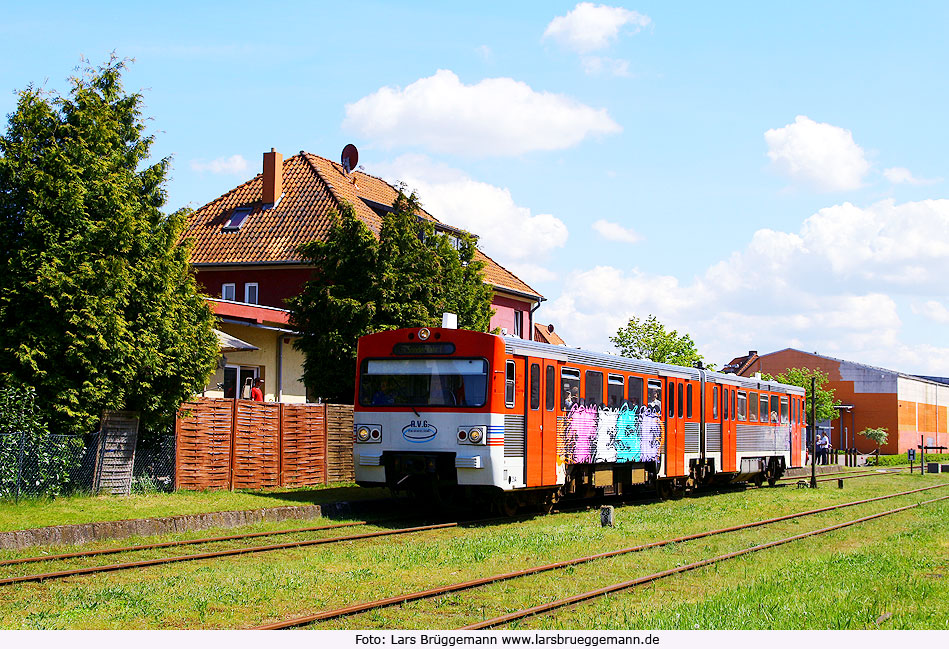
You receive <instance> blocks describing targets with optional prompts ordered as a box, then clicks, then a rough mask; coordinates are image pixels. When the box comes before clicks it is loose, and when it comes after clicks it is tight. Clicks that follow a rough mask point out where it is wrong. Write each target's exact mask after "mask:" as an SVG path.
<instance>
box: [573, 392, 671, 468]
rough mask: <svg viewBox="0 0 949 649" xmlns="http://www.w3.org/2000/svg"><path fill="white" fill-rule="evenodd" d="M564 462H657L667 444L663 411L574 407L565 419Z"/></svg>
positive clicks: (621, 407)
mask: <svg viewBox="0 0 949 649" xmlns="http://www.w3.org/2000/svg"><path fill="white" fill-rule="evenodd" d="M560 421H561V426H560V431H559V433H560V434H559V442H560V444H559V449H558V450H559V456H560V460H561V462H569V463H582V462H654V461H656V460H658V459H659V453H660V449H661V448H662V443H663V423H662V420H661V418H660V417H659V409H658V408H657V407H650V406H632V407H631V406H629V405H627V404H623V405H622V406H620V407H619V408H610V407H606V406H596V405H588V406H584V405H578V404H574V405H573V406H572V407H571V408H570V410H569V411H568V412H567V415H566V417H563V418H561V420H560Z"/></svg>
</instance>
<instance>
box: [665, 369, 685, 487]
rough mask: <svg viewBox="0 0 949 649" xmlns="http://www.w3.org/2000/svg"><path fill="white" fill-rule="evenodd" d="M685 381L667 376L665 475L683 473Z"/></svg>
mask: <svg viewBox="0 0 949 649" xmlns="http://www.w3.org/2000/svg"><path fill="white" fill-rule="evenodd" d="M685 383H686V382H685V381H684V380H682V379H678V378H671V377H670V378H669V379H668V380H667V387H666V394H667V396H666V475H667V476H681V475H685V470H684V468H683V465H684V464H685V458H684V453H685V412H684V407H685V403H684V401H685Z"/></svg>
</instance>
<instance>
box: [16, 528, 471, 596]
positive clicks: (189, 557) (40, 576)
mask: <svg viewBox="0 0 949 649" xmlns="http://www.w3.org/2000/svg"><path fill="white" fill-rule="evenodd" d="M355 524H365V523H362V522H360V523H355ZM458 526H459V523H438V524H436V525H422V526H418V527H405V528H400V529H394V530H382V531H378V532H366V533H364V534H350V535H347V536H334V537H330V538H323V539H304V540H299V541H290V542H288V543H275V544H271V545H260V546H251V547H245V548H231V549H228V550H218V551H215V552H201V553H198V554H186V555H181V556H175V557H163V558H159V559H145V560H142V561H130V562H127V563H115V564H109V565H103V566H89V567H85V568H73V569H70V570H58V571H55V572H44V573H37V574H31V575H20V576H16V577H5V578H0V586H8V585H11V584H21V583H26V582H38V581H47V580H50V579H63V578H65V577H73V576H76V575H90V574H95V573H100V572H115V571H117V570H128V569H131V568H147V567H150V566H160V565H165V564H170V563H180V562H182V561H198V560H201V559H214V558H218V557H230V556H237V555H241V554H253V553H258V552H270V551H273V550H285V549H288V548H300V547H307V546H313V545H324V544H327V543H341V542H343V541H357V540H361V539H371V538H378V537H382V536H395V535H400V534H414V533H418V532H426V531H430V530H441V529H446V528H450V527H458ZM279 533H284V532H279ZM288 533H289V532H288ZM266 535H267V534H266V533H262V534H258V533H254V534H250V535H237V536H236V537H235V538H241V537H242V536H243V537H245V538H247V537H254V536H266ZM225 538H226V537H219V539H222V540H223V539H225ZM215 540H217V539H215ZM171 543H172V544H173V545H174V544H182V543H179V542H171ZM184 543H190V542H184ZM155 546H157V547H168V545H167V544H161V543H159V544H155ZM132 547H133V548H134V549H142V548H147V547H149V546H132ZM98 552H99V551H98V550H93V551H91V554H93V555H94V554H96V553H98ZM106 553H108V551H107V552H106ZM73 555H78V556H84V553H73ZM73 555H58V556H57V557H43V558H37V557H28V558H27V559H26V560H17V559H13V560H10V563H26V562H28V561H34V560H37V561H48V560H50V559H55V558H60V557H64V558H69V557H71V556H73Z"/></svg>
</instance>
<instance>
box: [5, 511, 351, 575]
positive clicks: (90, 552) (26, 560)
mask: <svg viewBox="0 0 949 649" xmlns="http://www.w3.org/2000/svg"><path fill="white" fill-rule="evenodd" d="M367 524H368V523H367V522H366V521H354V522H352V523H334V524H333V525H318V526H316V527H298V528H295V529H292V530H277V531H276V532H253V533H251V534H233V535H231V536H214V537H208V538H203V539H188V540H184V541H167V542H164V543H149V544H148V545H127V546H124V547H121V548H103V549H100V550H88V551H86V552H70V553H68V554H48V555H44V556H38V557H23V558H21V559H6V560H4V561H0V566H12V565H15V564H18V563H36V562H38V561H55V560H58V559H75V558H77V557H95V556H99V555H103V554H119V553H121V552H137V551H139V550H155V549H157V548H174V547H178V546H182V545H200V544H203V543H219V542H221V541H239V540H242V539H252V538H258V537H261V536H280V535H283V534H295V533H297V532H316V531H319V530H332V529H336V528H339V527H354V526H356V525H367Z"/></svg>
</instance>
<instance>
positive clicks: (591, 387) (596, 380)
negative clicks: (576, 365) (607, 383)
mask: <svg viewBox="0 0 949 649" xmlns="http://www.w3.org/2000/svg"><path fill="white" fill-rule="evenodd" d="M585 378H586V386H585V387H584V390H583V396H584V397H585V398H586V405H588V406H600V405H603V372H596V371H594V370H587V372H586V377H585Z"/></svg>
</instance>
